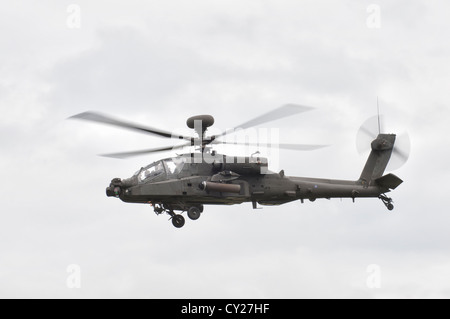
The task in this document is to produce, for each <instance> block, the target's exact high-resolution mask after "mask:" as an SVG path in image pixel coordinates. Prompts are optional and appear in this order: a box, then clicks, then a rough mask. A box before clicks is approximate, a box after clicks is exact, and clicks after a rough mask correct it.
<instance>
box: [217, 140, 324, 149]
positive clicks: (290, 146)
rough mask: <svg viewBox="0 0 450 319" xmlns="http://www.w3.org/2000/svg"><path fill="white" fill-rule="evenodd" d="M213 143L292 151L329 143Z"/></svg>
mask: <svg viewBox="0 0 450 319" xmlns="http://www.w3.org/2000/svg"><path fill="white" fill-rule="evenodd" d="M214 144H226V145H248V146H260V147H267V148H270V147H276V148H281V149H285V150H294V151H313V150H317V149H320V148H324V147H328V146H329V145H319V144H286V143H280V144H267V143H228V142H222V141H217V142H216V141H215V142H214Z"/></svg>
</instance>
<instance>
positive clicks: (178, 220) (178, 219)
mask: <svg viewBox="0 0 450 319" xmlns="http://www.w3.org/2000/svg"><path fill="white" fill-rule="evenodd" d="M153 209H154V212H155V214H156V215H161V214H163V213H166V214H168V215H169V216H170V219H171V220H172V225H174V226H175V227H176V228H181V227H183V226H184V224H185V223H186V220H185V219H184V217H183V216H181V215H179V214H175V213H174V212H173V210H172V209H170V208H166V207H165V206H164V205H163V204H155V205H154V208H153Z"/></svg>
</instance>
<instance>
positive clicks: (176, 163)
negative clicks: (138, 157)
mask: <svg viewBox="0 0 450 319" xmlns="http://www.w3.org/2000/svg"><path fill="white" fill-rule="evenodd" d="M185 162H186V159H185V158H180V157H177V158H167V159H164V160H160V161H157V162H154V163H152V164H150V165H148V166H146V167H143V168H141V169H140V170H139V171H137V172H136V173H134V176H136V175H137V176H138V181H139V183H145V182H148V181H152V180H164V179H170V178H177V177H178V174H179V173H180V172H181V170H182V169H183V166H184V164H185Z"/></svg>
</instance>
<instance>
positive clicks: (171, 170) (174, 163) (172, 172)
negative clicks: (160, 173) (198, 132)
mask: <svg viewBox="0 0 450 319" xmlns="http://www.w3.org/2000/svg"><path fill="white" fill-rule="evenodd" d="M164 162H165V163H166V165H167V175H169V176H172V177H173V176H177V175H178V174H179V173H180V172H181V170H182V169H183V166H184V163H185V162H186V159H185V158H180V157H175V158H169V159H166V160H165V161H164Z"/></svg>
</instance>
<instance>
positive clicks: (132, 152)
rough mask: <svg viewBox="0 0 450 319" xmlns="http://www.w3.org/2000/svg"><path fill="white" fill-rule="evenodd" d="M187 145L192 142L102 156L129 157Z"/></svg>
mask: <svg viewBox="0 0 450 319" xmlns="http://www.w3.org/2000/svg"><path fill="white" fill-rule="evenodd" d="M185 146H191V144H190V143H189V144H181V145H175V146H167V147H160V148H151V149H146V150H140V151H131V152H121V153H110V154H101V155H100V156H104V157H112V158H127V157H133V156H140V155H145V154H150V153H157V152H164V151H171V150H176V149H180V148H183V147H185Z"/></svg>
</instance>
